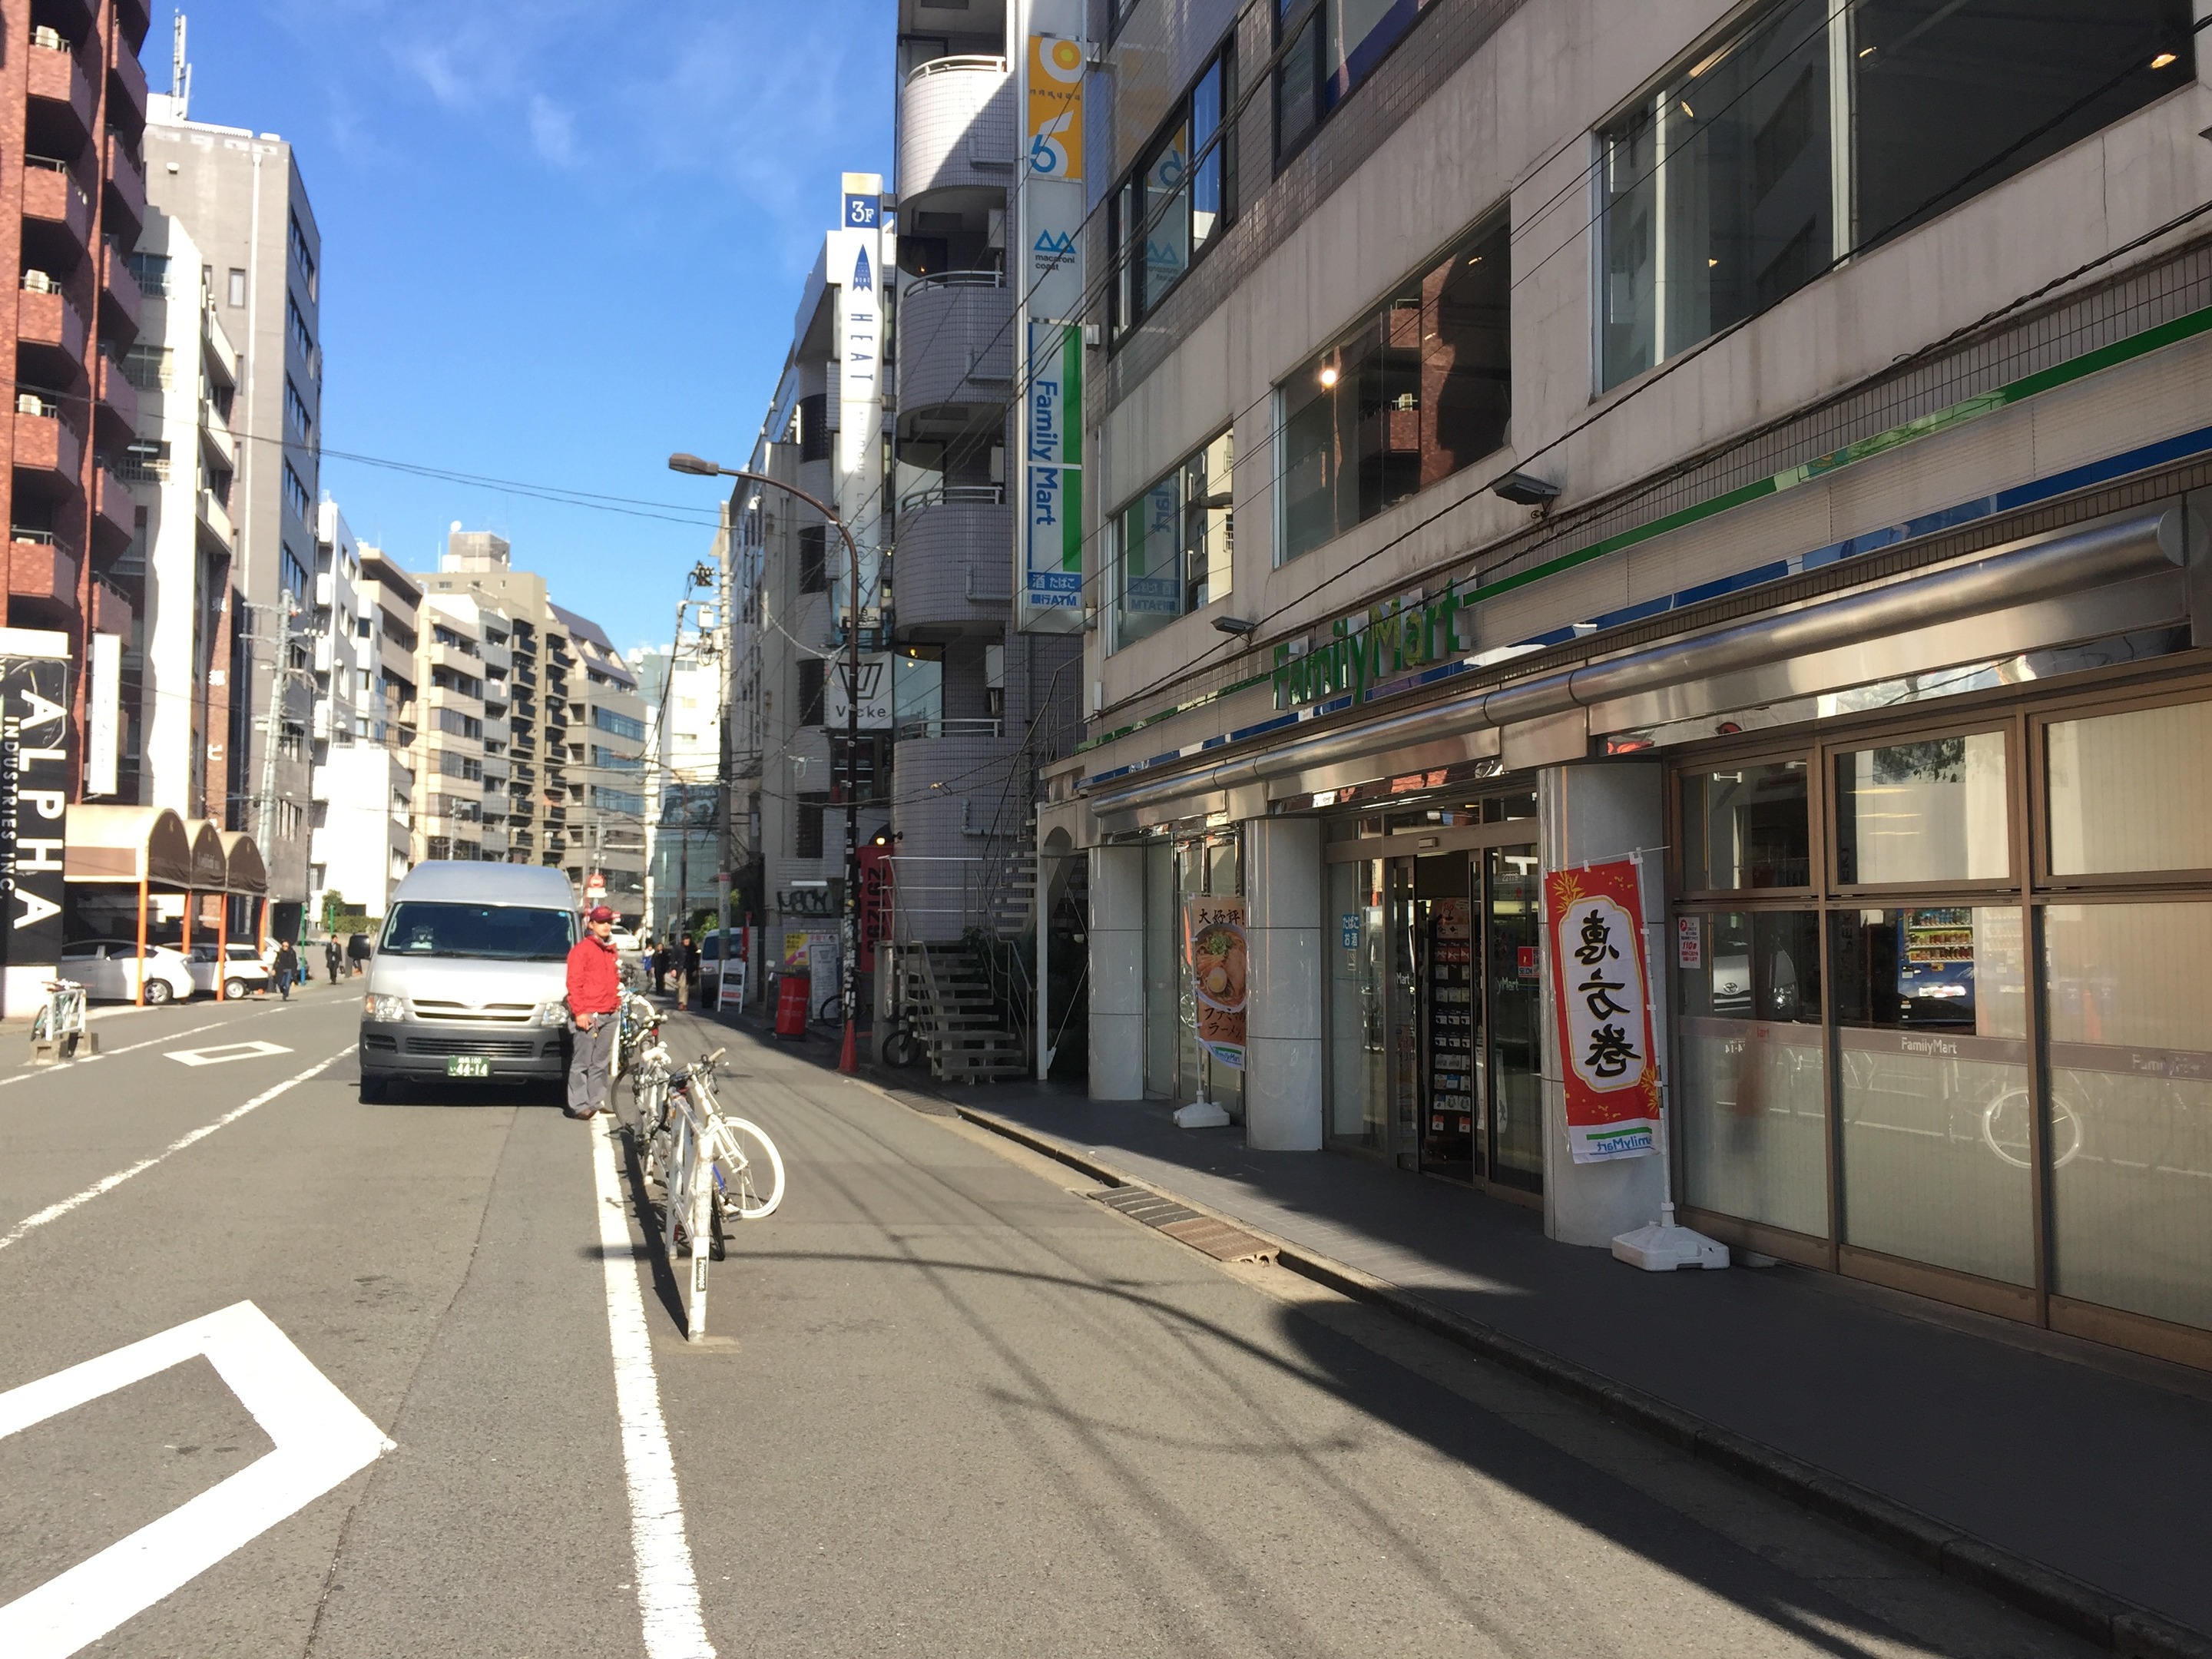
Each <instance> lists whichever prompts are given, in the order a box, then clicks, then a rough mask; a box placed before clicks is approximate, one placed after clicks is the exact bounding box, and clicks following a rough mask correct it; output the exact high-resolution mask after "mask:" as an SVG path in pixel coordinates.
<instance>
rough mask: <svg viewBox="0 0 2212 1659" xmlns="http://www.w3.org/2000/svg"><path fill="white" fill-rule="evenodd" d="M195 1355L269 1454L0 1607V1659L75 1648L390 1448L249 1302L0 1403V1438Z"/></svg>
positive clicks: (35, 1658)
mask: <svg viewBox="0 0 2212 1659" xmlns="http://www.w3.org/2000/svg"><path fill="white" fill-rule="evenodd" d="M203 1354H204V1355H205V1356H206V1357H207V1358H208V1360H209V1362H210V1364H213V1365H214V1367H215V1369H216V1374H217V1375H219V1376H221V1377H222V1380H223V1381H224V1382H225V1383H228V1384H229V1385H230V1389H231V1392H232V1393H234V1394H235V1395H237V1396H238V1399H239V1403H240V1404H241V1405H243V1406H244V1407H246V1410H248V1411H249V1412H252V1413H253V1419H254V1421H256V1422H257V1423H258V1424H260V1425H261V1427H262V1430H263V1431H264V1433H266V1434H267V1435H268V1437H270V1440H272V1441H274V1442H275V1443H276V1445H275V1449H273V1450H271V1451H270V1452H268V1453H266V1454H265V1455H263V1456H261V1457H258V1458H257V1459H255V1460H254V1461H253V1462H252V1463H250V1464H248V1465H247V1466H246V1468H242V1469H240V1471H239V1472H238V1473H237V1474H234V1475H232V1476H231V1477H230V1478H229V1479H228V1480H223V1481H221V1482H218V1483H217V1484H216V1485H215V1486H210V1488H208V1490H207V1491H205V1492H202V1493H200V1494H199V1496H198V1497H197V1498H191V1499H190V1500H189V1501H187V1502H185V1503H184V1504H179V1506H178V1507H177V1508H175V1509H173V1510H170V1511H169V1512H168V1513H167V1515H165V1516H161V1518H160V1519H159V1520H157V1521H152V1522H148V1523H147V1524H146V1525H145V1526H143V1527H141V1528H138V1530H137V1531H136V1532H134V1533H132V1534H131V1535H130V1536H129V1537H127V1538H124V1539H120V1540H118V1541H116V1542H115V1543H112V1544H110V1545H109V1546H108V1547H106V1549H104V1550H102V1551H100V1553H99V1554H97V1555H95V1556H94V1557H92V1558H91V1559H89V1560H87V1561H81V1562H79V1563H78V1564H77V1565H76V1566H74V1567H71V1568H70V1569H69V1570H68V1571H66V1572H64V1573H61V1574H59V1575H58V1576H57V1577H52V1578H49V1579H48V1580H47V1581H46V1583H43V1584H41V1585H40V1586H39V1587H38V1589H34V1590H31V1591H29V1592H27V1593H26V1594H25V1595H20V1596H18V1597H16V1599H15V1600H14V1601H10V1602H9V1603H8V1604H7V1605H6V1606H5V1607H0V1653H5V1654H8V1655H9V1656H11V1659H64V1656H65V1655H68V1654H72V1653H75V1652H76V1651H77V1650H78V1649H80V1648H83V1647H88V1646H89V1645H90V1644H93V1643H94V1642H97V1641H98V1640H99V1639H100V1638H101V1637H103V1636H105V1635H106V1634H107V1633H108V1632H110V1631H112V1630H113V1629H115V1628H116V1626H118V1625H120V1624H122V1623H123V1622H124V1621H125V1620H129V1619H132V1618H135V1617H137V1615H138V1614H139V1613H143V1612H144V1611H145V1610H146V1609H147V1608H148V1607H152V1606H153V1605H154V1603H155V1602H156V1601H160V1600H161V1598H162V1597H163V1596H165V1595H171V1594H172V1593H173V1592H174V1591H176V1590H177V1589H180V1588H182V1587H183V1586H184V1585H185V1584H188V1583H191V1581H192V1580H193V1579H195V1578H197V1577H199V1575H200V1574H202V1573H204V1572H205V1571H207V1570H208V1569H209V1568H210V1567H211V1566H213V1565H215V1564H216V1562H218V1561H220V1560H222V1559H223V1558H224V1557H225V1556H227V1555H228V1554H230V1553H232V1552H234V1551H235V1550H237V1549H240V1548H241V1547H244V1546H245V1545H246V1544H247V1543H250V1542H251V1541H252V1540H254V1539H256V1538H258V1537H259V1536H260V1535H261V1534H263V1533H264V1532H266V1531H268V1530H269V1528H271V1527H273V1526H275V1525H276V1523H277V1522H279V1521H282V1520H283V1519H285V1518H286V1517H287V1516H291V1515H294V1514H295V1513H297V1512H298V1511H299V1510H302V1509H304V1508H306V1507H307V1505H308V1504H311V1503H313V1501H314V1500H315V1499H316V1498H320V1497H321V1496H322V1495H323V1494H324V1493H325V1492H328V1491H330V1489H331V1487H333V1486H337V1484H338V1483H339V1482H340V1481H342V1480H346V1479H347V1478H348V1477H349V1476H350V1475H352V1474H355V1473H356V1471H358V1470H361V1469H364V1468H368V1466H369V1465H370V1464H371V1463H373V1462H375V1461H376V1460H377V1458H379V1457H380V1456H381V1455H383V1454H384V1453H386V1452H388V1451H390V1450H392V1442H391V1441H389V1440H387V1439H386V1438H385V1437H384V1431H382V1430H381V1429H380V1428H378V1427H377V1426H376V1425H375V1424H374V1423H373V1422H371V1421H370V1420H369V1419H368V1418H367V1417H365V1416H364V1415H362V1411H361V1408H360V1407H357V1406H356V1405H355V1404H354V1403H353V1401H350V1400H349V1399H347V1398H346V1397H345V1395H343V1394H341V1393H339V1392H338V1390H337V1387H336V1386H335V1385H334V1384H333V1383H331V1380H330V1379H329V1378H328V1377H326V1376H324V1375H323V1374H322V1372H320V1371H319V1370H316V1369H315V1365H314V1362H313V1360H311V1359H309V1358H307V1355H305V1354H303V1353H301V1352H300V1351H299V1349H298V1348H296V1347H295V1346H293V1345H292V1341H291V1339H290V1338H289V1337H287V1336H286V1335H285V1334H284V1333H283V1331H281V1330H279V1329H277V1328H276V1324H275V1323H274V1322H272V1321H271V1320H270V1317H269V1316H268V1315H266V1314H264V1313H263V1312H262V1311H261V1310H260V1309H258V1308H257V1307H255V1306H254V1305H253V1304H252V1303H251V1302H239V1303H234V1304H232V1305H231V1306H229V1307H228V1308H225V1309H223V1310H222V1311H220V1312H219V1313H211V1314H210V1315H208V1316H206V1317H205V1318H204V1319H196V1320H193V1321H191V1322H190V1323H188V1324H184V1325H179V1326H177V1327H175V1328H173V1329H171V1330H167V1331H163V1332H162V1333H161V1334H160V1335H158V1336H149V1337H148V1338H147V1339H146V1340H144V1341H143V1342H133V1343H131V1345H130V1346H128V1347H124V1348H118V1349H117V1350H115V1352H112V1353H106V1354H102V1355H100V1358H97V1359H88V1360H86V1361H85V1362H84V1363H83V1364H81V1365H72V1366H70V1368H69V1369H68V1370H62V1371H56V1372H55V1373H54V1374H53V1375H52V1376H46V1377H41V1378H40V1379H39V1381H37V1382H36V1383H25V1384H24V1385H23V1386H22V1387H21V1388H19V1389H10V1390H9V1391H8V1392H7V1393H6V1394H0V1438H4V1437H7V1436H9V1435H11V1434H14V1433H15V1432H16V1431H18V1430H21V1429H27V1428H29V1427H31V1426H32V1425H33V1424H37V1423H43V1422H45V1421H46V1419H48V1418H52V1417H58V1416H59V1415H60V1414H61V1413H64V1412H66V1411H70V1410H73V1409H74V1408H76V1407H78V1406H82V1405H83V1404H85V1403H86V1402H87V1401H93V1400H98V1399H100V1398H101V1397H102V1396H103V1395H111V1394H113V1393H114V1392H115V1391H116V1390H117V1389H125V1388H128V1387H130V1385H131V1384H132V1383H140V1382H143V1381H144V1380H145V1379H146V1378H148V1377H149V1376H154V1375H155V1373H157V1372H160V1371H165V1370H168V1369H169V1368H170V1367H171V1366H173V1365H179V1364H183V1363H184V1362H185V1361H186V1360H188V1359H192V1358H198V1357H199V1356H201V1355H203Z"/></svg>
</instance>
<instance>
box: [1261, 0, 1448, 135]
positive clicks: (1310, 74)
mask: <svg viewBox="0 0 2212 1659" xmlns="http://www.w3.org/2000/svg"><path fill="white" fill-rule="evenodd" d="M1435 4H1436V0H1276V7H1275V39H1276V40H1277V42H1278V43H1279V46H1280V49H1281V56H1280V57H1279V58H1278V60H1277V63H1278V67H1277V69H1276V71H1275V155H1276V156H1277V158H1278V159H1279V160H1281V159H1286V158H1287V157H1289V156H1290V155H1291V154H1292V153H1293V152H1295V151H1297V149H1300V148H1301V147H1302V146H1303V145H1304V143H1305V142H1306V140H1307V139H1308V138H1310V137H1312V136H1313V133H1314V130H1315V129H1316V128H1317V127H1318V126H1320V125H1321V124H1322V122H1323V121H1326V120H1327V119H1328V118H1329V117H1330V116H1331V115H1332V114H1334V112H1335V111H1336V107H1337V106H1338V105H1340V104H1341V103H1342V102H1343V101H1344V100H1345V98H1346V96H1347V95H1348V94H1350V93H1351V91H1352V88H1354V87H1356V86H1358V84H1359V83H1360V82H1362V81H1364V80H1365V79H1366V78H1367V76H1368V74H1369V72H1370V71H1371V70H1373V69H1374V68H1375V66H1376V64H1379V63H1381V62H1382V61H1383V58H1384V57H1385V56H1386V55H1387V54H1388V53H1389V51H1390V49H1391V48H1392V47H1393V46H1396V45H1397V44H1398V42H1399V41H1400V40H1403V39H1404V38H1405V36H1406V33H1407V30H1409V29H1411V28H1412V27H1413V25H1414V24H1416V23H1418V22H1419V21H1420V20H1421V17H1422V15H1423V14H1424V13H1425V12H1427V11H1428V10H1429V9H1431V7H1433V6H1434V5H1435ZM1283 43H1287V44H1283Z"/></svg>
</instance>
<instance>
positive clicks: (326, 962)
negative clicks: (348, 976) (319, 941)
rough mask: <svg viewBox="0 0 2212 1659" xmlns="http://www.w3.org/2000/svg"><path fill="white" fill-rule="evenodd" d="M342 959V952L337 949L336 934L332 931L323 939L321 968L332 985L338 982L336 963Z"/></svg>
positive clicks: (343, 958)
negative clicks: (328, 976) (327, 975)
mask: <svg viewBox="0 0 2212 1659" xmlns="http://www.w3.org/2000/svg"><path fill="white" fill-rule="evenodd" d="M344 960H345V956H344V953H343V951H340V950H339V949H338V936H337V934H336V933H332V934H331V936H330V937H329V938H328V939H325V940H324V941H323V968H324V970H325V972H327V973H328V974H329V975H330V976H331V984H333V985H335V984H337V982H338V964H339V963H342V962H343V961H344Z"/></svg>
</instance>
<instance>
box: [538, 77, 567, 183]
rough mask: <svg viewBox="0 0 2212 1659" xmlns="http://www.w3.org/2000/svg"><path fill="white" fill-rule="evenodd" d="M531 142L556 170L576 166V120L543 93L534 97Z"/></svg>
mask: <svg viewBox="0 0 2212 1659" xmlns="http://www.w3.org/2000/svg"><path fill="white" fill-rule="evenodd" d="M530 142H531V143H533V144H535V145H537V147H538V155H541V156H543V157H544V159H545V160H546V161H550V162H552V163H553V164H554V166H556V167H574V165H575V163H576V118H575V117H574V116H573V115H571V114H569V113H568V111H567V110H565V109H562V107H561V106H559V105H558V104H556V103H555V102H554V101H553V100H551V99H550V98H548V97H547V96H546V95H545V94H544V93H542V92H533V93H532V94H530Z"/></svg>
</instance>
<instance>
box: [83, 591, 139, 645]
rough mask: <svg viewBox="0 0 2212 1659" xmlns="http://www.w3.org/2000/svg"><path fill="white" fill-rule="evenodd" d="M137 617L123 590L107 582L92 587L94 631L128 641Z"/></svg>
mask: <svg viewBox="0 0 2212 1659" xmlns="http://www.w3.org/2000/svg"><path fill="white" fill-rule="evenodd" d="M135 621H136V617H134V616H133V615H132V612H131V601H130V600H128V599H125V598H124V597H123V590H122V589H121V588H119V587H115V586H110V585H109V584H108V583H106V582H101V581H96V582H94V583H93V585H92V631H93V632H94V633H95V634H112V635H115V636H116V637H117V638H118V639H121V640H128V639H129V638H130V637H131V625H132V623H134V622H135Z"/></svg>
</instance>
